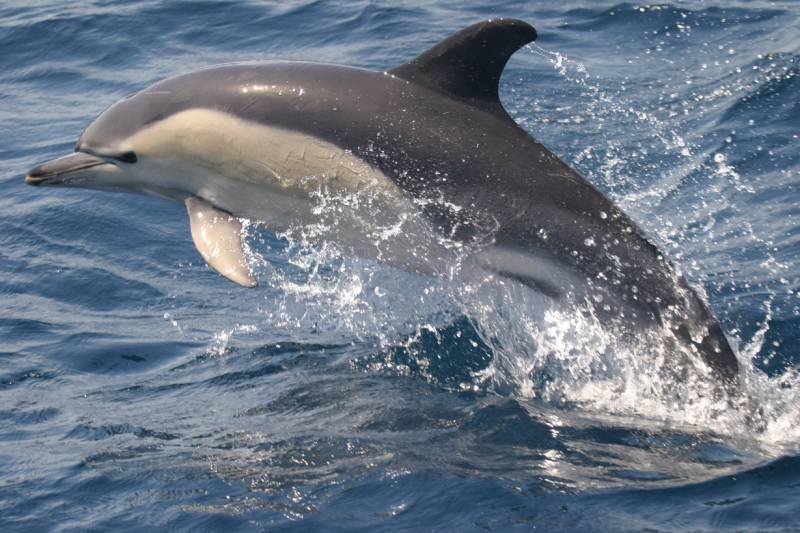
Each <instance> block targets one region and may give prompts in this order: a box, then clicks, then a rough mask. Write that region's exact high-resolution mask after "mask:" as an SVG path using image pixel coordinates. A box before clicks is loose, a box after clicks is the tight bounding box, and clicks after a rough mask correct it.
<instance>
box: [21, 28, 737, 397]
mask: <svg viewBox="0 0 800 533" xmlns="http://www.w3.org/2000/svg"><path fill="white" fill-rule="evenodd" d="M535 38H536V31H535V30H534V29H533V28H532V27H531V26H530V25H529V24H527V23H525V22H522V21H519V20H512V19H495V20H488V21H485V22H481V23H478V24H475V25H473V26H470V27H468V28H466V29H464V30H462V31H460V32H458V33H456V34H455V35H453V36H451V37H449V38H448V39H445V40H444V41H442V42H441V43H439V44H437V45H436V46H434V47H433V48H431V49H430V50H428V51H426V52H424V53H423V54H421V55H420V56H418V57H417V58H415V59H413V60H411V61H410V62H408V63H406V64H403V65H401V66H398V67H396V68H393V69H391V70H388V71H386V72H373V71H369V70H363V69H357V68H349V67H341V66H331V65H322V64H314V63H303V62H291V63H286V62H284V63H281V62H274V63H264V64H256V65H252V64H251V65H228V66H221V67H216V68H209V69H205V70H200V71H196V72H192V73H189V74H185V75H181V76H177V77H174V78H170V79H167V80H165V81H162V82H160V83H157V84H155V85H153V86H151V87H149V88H147V89H145V90H143V91H142V92H140V93H138V94H136V95H134V96H132V97H130V98H127V99H125V100H122V101H120V102H117V103H116V104H114V105H112V106H111V107H109V108H108V109H107V110H106V111H105V112H103V113H102V114H101V115H100V116H99V117H98V118H97V119H96V120H95V121H94V122H93V123H92V124H91V125H89V127H88V128H87V129H86V131H85V132H84V133H83V135H81V137H80V139H79V140H78V142H77V145H76V147H75V151H76V153H74V154H72V155H68V156H65V157H63V158H61V159H56V160H54V161H51V162H48V163H45V164H43V165H40V166H38V167H36V168H34V169H32V170H31V171H30V172H29V174H28V176H27V178H26V179H27V181H28V183H30V184H32V185H62V186H77V187H88V188H96V189H104V190H119V191H129V192H140V193H145V194H150V195H155V196H159V197H164V198H167V199H171V200H175V201H179V202H181V203H184V204H185V205H186V207H187V209H188V211H189V218H190V224H191V233H192V237H193V239H194V242H195V244H196V245H197V247H198V249H199V251H200V253H201V254H202V256H203V258H204V259H205V260H206V262H207V263H208V264H209V265H210V266H211V267H213V268H214V269H215V270H217V271H218V272H219V273H220V274H222V275H223V276H225V277H227V278H229V279H231V280H233V281H235V282H236V283H239V284H241V285H244V286H254V285H255V279H254V277H253V275H252V274H251V272H250V270H249V268H248V266H247V263H246V261H245V259H244V254H243V248H242V244H241V242H240V233H241V225H240V223H239V222H238V219H237V218H235V217H248V218H253V219H258V220H262V221H264V222H265V223H267V224H268V226H269V227H271V228H273V229H275V230H282V229H285V228H287V227H289V226H290V225H292V224H296V223H307V222H312V221H313V220H314V218H315V215H314V211H313V209H312V205H311V204H312V202H311V201H310V196H311V195H312V194H313V193H314V192H315V191H316V190H319V189H320V188H326V189H331V190H334V191H336V192H344V193H358V192H362V191H365V190H366V191H370V194H371V195H372V197H373V198H374V199H375V205H377V206H378V207H377V208H375V207H374V205H373V209H372V210H371V211H370V212H369V213H355V214H353V215H352V218H351V219H350V220H349V221H346V222H344V223H342V224H341V225H340V227H338V228H336V229H334V230H332V231H333V233H332V234H331V237H332V238H335V239H337V240H339V241H340V242H341V243H342V244H343V245H344V246H345V247H347V248H349V249H351V250H352V251H353V252H354V253H357V254H363V255H367V256H372V257H375V258H378V259H381V260H384V261H387V262H390V263H393V264H395V265H399V266H402V267H405V268H411V269H415V270H429V271H436V270H437V268H438V267H437V265H439V264H442V263H446V262H447V259H448V257H447V250H448V249H447V247H442V246H438V245H437V244H436V243H437V242H438V241H437V239H432V238H430V236H431V235H434V234H435V235H437V236H439V237H444V238H446V239H448V240H450V241H452V242H457V243H461V244H463V245H464V246H466V247H467V248H469V249H471V250H472V255H471V259H470V262H471V263H470V264H471V266H472V267H474V268H478V269H481V270H483V271H487V270H488V271H490V272H493V273H495V274H497V275H499V276H503V277H506V278H512V279H515V280H518V281H521V282H522V283H524V284H526V285H528V286H530V287H532V288H534V289H536V290H538V291H540V292H542V293H544V294H546V295H549V296H551V297H553V298H561V297H564V296H566V295H571V296H573V297H575V296H577V297H578V298H579V299H581V300H585V301H587V302H590V303H591V305H592V306H593V307H594V308H595V309H596V310H597V312H598V313H600V314H603V315H604V316H608V317H615V318H619V317H624V319H625V320H626V321H627V322H629V323H634V324H637V325H642V326H656V325H663V326H667V327H668V328H669V329H670V330H671V331H672V332H673V334H674V336H675V337H676V339H678V341H679V342H681V343H682V344H683V345H684V346H687V347H689V348H690V349H691V350H694V351H696V352H697V353H699V354H700V355H701V356H702V359H703V360H704V361H705V362H706V363H707V364H708V365H710V366H711V367H712V369H713V370H714V371H715V372H716V373H717V374H718V375H719V376H720V377H721V378H722V380H723V381H725V382H729V383H732V382H733V381H734V380H735V379H736V376H737V373H738V365H737V361H736V357H735V355H734V353H733V351H732V349H731V347H730V345H729V344H728V341H727V340H726V338H725V335H724V333H723V331H722V329H721V328H720V326H719V324H718V322H717V321H716V319H715V318H714V317H713V316H712V314H711V313H710V311H709V309H708V307H707V306H706V304H705V303H704V302H703V301H702V300H701V299H700V298H699V297H698V295H697V294H696V293H695V291H694V290H692V289H691V288H690V287H689V285H688V284H687V283H686V282H685V281H684V280H683V278H682V277H681V276H680V275H679V274H677V273H676V272H675V270H674V268H673V267H672V266H671V265H670V263H669V262H668V261H667V260H666V259H665V258H664V257H663V256H662V254H661V253H660V252H659V250H658V249H657V248H656V247H655V246H654V245H653V244H651V243H650V242H649V241H648V240H647V239H646V238H645V237H644V235H643V233H642V232H641V231H640V229H639V228H638V227H637V226H636V224H635V223H634V222H633V221H632V220H631V219H630V218H629V217H628V216H626V215H625V214H624V213H623V212H622V211H621V210H620V209H618V208H617V207H616V206H615V205H614V204H613V203H612V202H611V201H609V200H608V199H607V198H606V197H605V196H603V195H602V194H601V193H600V192H599V191H598V190H597V189H595V188H594V187H593V186H592V185H591V184H589V183H588V182H587V181H586V180H585V179H583V178H582V177H581V176H580V175H578V174H577V173H576V172H575V171H574V170H572V169H571V168H570V167H569V166H567V165H566V164H565V163H563V162H562V161H561V160H560V159H559V158H558V157H556V156H555V155H554V154H553V153H551V152H550V151H549V150H547V149H546V148H545V147H544V146H542V145H541V144H540V143H538V142H537V141H536V140H534V139H533V138H531V137H530V136H529V135H528V134H527V133H526V132H525V131H523V130H522V129H521V128H520V127H519V126H517V124H515V123H514V121H513V120H512V119H511V118H510V117H509V116H508V115H507V113H506V112H505V110H504V109H503V107H502V105H501V103H500V100H499V97H498V86H499V81H500V75H501V73H502V71H503V68H504V66H505V64H506V62H507V61H508V59H509V58H510V57H511V55H512V54H513V53H514V52H515V51H517V50H518V49H519V48H520V47H522V46H524V45H525V44H527V43H529V42H531V41H533V40H534V39H535ZM410 211H413V212H415V213H417V214H419V215H420V216H417V217H410V218H408V220H409V222H408V225H407V226H406V227H403V231H402V232H401V235H400V236H398V237H397V239H396V242H395V243H394V245H393V246H390V247H388V248H387V247H386V246H378V245H376V244H375V242H374V241H375V239H374V238H372V237H373V236H374V229H375V224H373V222H371V221H370V220H369V218H370V216H372V217H373V218H374V217H375V216H376V213H379V214H380V215H381V216H387V217H388V216H390V215H392V216H393V215H396V214H398V213H407V212H410ZM345 218H346V217H345ZM412 249H413V252H414V253H411V251H412Z"/></svg>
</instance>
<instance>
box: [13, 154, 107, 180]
mask: <svg viewBox="0 0 800 533" xmlns="http://www.w3.org/2000/svg"><path fill="white" fill-rule="evenodd" d="M108 164H113V163H111V162H110V161H108V160H107V159H105V158H101V157H98V156H96V155H93V154H90V153H88V152H74V153H72V154H69V155H66V156H64V157H59V158H58V159H53V160H52V161H48V162H46V163H42V164H41V165H38V166H36V167H33V168H32V169H30V170H29V171H28V173H27V175H26V176H25V183H27V184H28V185H44V184H47V185H59V184H63V183H65V182H66V180H65V178H66V177H67V176H68V175H69V174H73V173H75V172H79V171H81V170H86V169H88V168H92V167H96V166H100V165H108Z"/></svg>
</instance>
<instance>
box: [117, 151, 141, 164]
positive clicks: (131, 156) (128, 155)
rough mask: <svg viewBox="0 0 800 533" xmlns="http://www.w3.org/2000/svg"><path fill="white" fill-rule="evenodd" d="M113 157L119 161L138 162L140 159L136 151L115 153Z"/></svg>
mask: <svg viewBox="0 0 800 533" xmlns="http://www.w3.org/2000/svg"><path fill="white" fill-rule="evenodd" d="M111 157H112V158H113V159H116V160H117V161H122V162H123V163H136V161H138V160H139V158H138V157H136V152H122V153H119V154H114V155H112V156H111Z"/></svg>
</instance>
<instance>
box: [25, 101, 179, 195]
mask: <svg viewBox="0 0 800 533" xmlns="http://www.w3.org/2000/svg"><path fill="white" fill-rule="evenodd" d="M156 87H157V86H156ZM156 87H152V88H150V89H146V90H144V91H142V92H140V93H138V94H135V95H133V96H131V97H128V98H125V99H123V100H121V101H119V102H117V103H115V104H114V105H112V106H111V107H109V108H107V109H106V110H105V111H104V112H103V113H101V114H100V116H98V117H97V118H96V119H95V120H94V121H93V122H92V123H91V124H90V125H89V126H88V127H87V128H86V130H84V132H83V134H82V135H81V136H80V138H79V139H78V141H77V143H76V144H75V152H74V153H72V154H69V155H66V156H63V157H60V158H58V159H54V160H52V161H48V162H46V163H42V164H40V165H38V166H36V167H34V168H32V169H31V170H30V171H28V173H27V175H26V177H25V181H26V183H28V184H30V185H42V186H51V185H56V186H64V187H81V188H89V189H100V190H113V191H127V192H144V193H150V194H156V195H160V196H165V195H166V196H173V197H175V196H178V197H179V196H181V195H184V193H186V192H188V191H180V190H179V188H176V183H174V180H172V181H171V180H170V179H169V176H166V179H165V176H164V174H165V169H164V168H163V164H161V165H160V163H163V158H164V157H163V156H164V150H160V149H159V146H158V140H157V139H155V140H154V139H152V135H151V136H150V138H148V135H147V133H148V132H149V131H151V128H152V126H153V125H154V124H157V123H159V122H160V121H162V120H163V119H164V118H165V117H167V116H170V115H172V114H174V113H175V112H178V111H180V110H181V109H182V100H183V99H184V96H185V95H175V94H172V93H169V92H166V91H157V90H154V89H156ZM187 100H188V99H187ZM154 141H155V142H154ZM166 173H167V174H168V172H166Z"/></svg>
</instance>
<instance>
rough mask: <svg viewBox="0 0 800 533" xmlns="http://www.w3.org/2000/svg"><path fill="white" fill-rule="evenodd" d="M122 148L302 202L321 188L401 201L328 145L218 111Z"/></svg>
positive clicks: (186, 118) (183, 117) (184, 115)
mask: <svg viewBox="0 0 800 533" xmlns="http://www.w3.org/2000/svg"><path fill="white" fill-rule="evenodd" d="M125 144H128V145H129V148H130V149H132V150H134V151H136V152H137V153H138V154H140V155H142V156H144V157H153V158H161V159H166V160H188V161H191V162H192V163H193V164H195V165H198V166H200V167H203V168H204V169H206V170H207V171H209V172H211V173H213V174H217V175H221V176H225V177H228V178H231V179H234V180H237V181H243V182H246V183H252V184H257V185H268V186H270V187H274V188H276V189H278V190H280V192H281V193H283V194H288V195H291V196H297V197H308V195H309V193H312V192H314V191H317V190H319V189H320V187H321V186H327V187H328V188H330V189H331V190H335V191H341V192H356V191H359V190H362V189H363V188H364V187H370V188H374V189H376V192H378V191H380V192H381V193H382V194H386V195H388V196H390V197H396V198H399V197H400V195H401V193H400V191H399V190H398V189H397V188H396V186H395V185H394V183H393V182H392V181H391V180H389V179H388V178H387V177H386V176H384V175H383V174H382V173H381V172H380V171H378V170H376V169H374V168H372V167H371V166H370V165H368V164H367V163H365V162H364V161H363V160H362V159H360V158H359V157H357V156H355V155H353V154H351V153H349V152H347V151H345V150H343V149H341V148H340V147H338V146H336V145H334V144H331V143H328V142H326V141H323V140H321V139H319V138H316V137H313V136H310V135H306V134H303V133H299V132H296V131H292V130H288V129H284V128H278V127H274V126H268V125H264V124H259V123H256V122H251V121H248V120H243V119H240V118H238V117H235V116H233V115H229V114H227V113H223V112H220V111H213V110H209V109H190V110H187V111H182V112H180V113H176V114H174V115H172V116H170V117H169V118H167V119H165V120H162V121H159V122H157V123H155V124H153V125H152V126H149V127H147V128H145V129H143V130H141V131H139V132H137V133H136V134H135V135H133V136H132V137H131V138H129V139H128V140H127V141H126V143H125Z"/></svg>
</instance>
